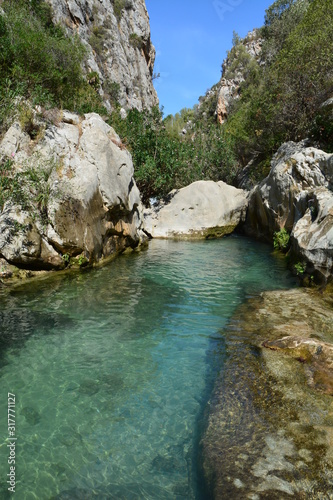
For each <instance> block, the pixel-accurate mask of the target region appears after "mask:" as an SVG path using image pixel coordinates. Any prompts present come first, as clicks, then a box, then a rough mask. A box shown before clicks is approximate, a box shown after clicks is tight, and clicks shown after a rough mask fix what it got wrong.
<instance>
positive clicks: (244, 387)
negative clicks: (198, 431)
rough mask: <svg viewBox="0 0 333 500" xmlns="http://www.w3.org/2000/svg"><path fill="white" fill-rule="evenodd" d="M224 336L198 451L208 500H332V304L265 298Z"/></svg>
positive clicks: (301, 294) (274, 295) (308, 297)
mask: <svg viewBox="0 0 333 500" xmlns="http://www.w3.org/2000/svg"><path fill="white" fill-rule="evenodd" d="M224 335H225V339H226V340H225V341H226V346H227V352H228V357H227V359H226V361H225V367H224V368H223V370H222V372H221V376H220V377H219V379H218V380H217V382H216V385H215V388H214V391H213V394H212V396H211V398H210V401H209V404H208V409H207V420H208V424H207V427H206V431H205V433H204V437H203V439H202V442H201V447H202V455H203V464H202V465H203V470H204V473H205V477H206V481H207V484H208V486H209V489H210V492H211V495H212V497H213V498H216V499H219V498H235V499H243V498H259V499H280V498H289V496H290V497H294V498H329V496H330V494H331V492H332V481H333V401H332V382H333V370H332V349H333V302H332V298H330V297H328V296H327V297H320V296H319V295H318V293H315V292H312V291H309V290H305V289H293V290H289V291H277V292H266V293H264V294H263V295H262V296H261V297H260V298H256V299H251V300H250V301H249V302H248V303H247V304H245V305H244V306H242V307H241V309H239V310H238V312H237V313H236V314H235V315H234V318H233V319H232V321H231V322H230V323H229V325H228V327H227V328H226V331H225V333H224ZM264 346H266V347H264ZM296 346H297V347H296ZM269 347H270V348H269Z"/></svg>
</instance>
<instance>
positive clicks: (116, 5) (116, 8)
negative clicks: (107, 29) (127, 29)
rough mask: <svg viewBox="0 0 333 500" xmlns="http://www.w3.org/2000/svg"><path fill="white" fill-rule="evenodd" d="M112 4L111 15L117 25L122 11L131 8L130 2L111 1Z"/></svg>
mask: <svg viewBox="0 0 333 500" xmlns="http://www.w3.org/2000/svg"><path fill="white" fill-rule="evenodd" d="M112 4H113V13H114V15H115V16H116V18H117V21H118V23H119V22H120V20H121V16H122V11H123V10H124V9H131V8H133V3H132V0H112Z"/></svg>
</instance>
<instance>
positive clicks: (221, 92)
mask: <svg viewBox="0 0 333 500" xmlns="http://www.w3.org/2000/svg"><path fill="white" fill-rule="evenodd" d="M262 42H263V40H262V39H261V38H260V36H259V32H258V31H257V30H253V31H250V32H249V33H248V34H247V35H246V37H245V38H243V39H239V40H237V42H236V43H235V45H234V47H233V48H232V49H231V50H230V51H229V52H228V56H227V58H226V59H225V60H224V61H223V63H222V75H221V79H220V81H219V82H218V83H217V84H215V85H213V87H212V88H211V89H210V90H208V91H207V93H206V95H205V96H204V97H201V98H200V99H199V113H200V112H206V110H208V113H212V114H213V113H214V116H215V117H216V120H217V122H218V123H220V124H222V123H224V122H225V121H226V119H227V117H228V114H229V110H230V107H231V105H232V102H233V101H235V100H237V99H238V98H239V95H240V94H239V92H240V85H241V83H242V82H244V80H245V78H246V70H247V67H248V65H249V63H251V61H256V62H258V63H260V64H262V63H263V62H262V61H261V52H262ZM240 52H242V57H239V55H240ZM235 59H239V61H242V64H240V65H236V64H235Z"/></svg>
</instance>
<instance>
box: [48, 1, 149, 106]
mask: <svg viewBox="0 0 333 500" xmlns="http://www.w3.org/2000/svg"><path fill="white" fill-rule="evenodd" d="M47 1H48V2H49V3H50V5H51V6H52V8H53V11H54V20H55V21H56V22H59V23H61V24H62V25H63V26H64V27H65V28H66V30H67V31H68V33H69V35H70V36H73V35H74V34H78V35H79V37H80V38H81V40H82V42H83V43H84V45H85V46H86V48H87V50H88V57H87V60H88V63H87V67H86V71H87V73H88V74H89V73H91V72H96V73H97V74H98V77H99V80H100V83H101V84H102V85H101V87H100V93H101V95H103V98H104V101H105V103H106V105H107V107H108V108H109V109H110V108H111V107H112V104H113V102H114V100H117V101H118V102H119V104H120V105H121V106H122V108H124V109H132V108H137V109H138V110H142V109H143V108H151V107H152V106H155V105H157V104H158V98H157V94H156V91H155V89H154V87H153V83H152V75H153V69H154V62H155V48H154V46H153V44H152V42H151V39H150V26H149V16H148V13H147V9H146V5H145V1H144V0H119V1H118V0H117V1H114V0H47Z"/></svg>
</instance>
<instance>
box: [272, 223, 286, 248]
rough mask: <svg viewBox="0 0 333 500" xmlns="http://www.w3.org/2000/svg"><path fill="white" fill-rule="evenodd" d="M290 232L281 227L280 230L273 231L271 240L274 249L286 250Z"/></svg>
mask: <svg viewBox="0 0 333 500" xmlns="http://www.w3.org/2000/svg"><path fill="white" fill-rule="evenodd" d="M289 240H290V234H289V233H288V232H287V231H286V230H285V228H282V229H281V230H280V231H277V232H275V233H274V237H273V242H274V248H275V250H280V251H281V252H286V251H287V250H288V248H289Z"/></svg>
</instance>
